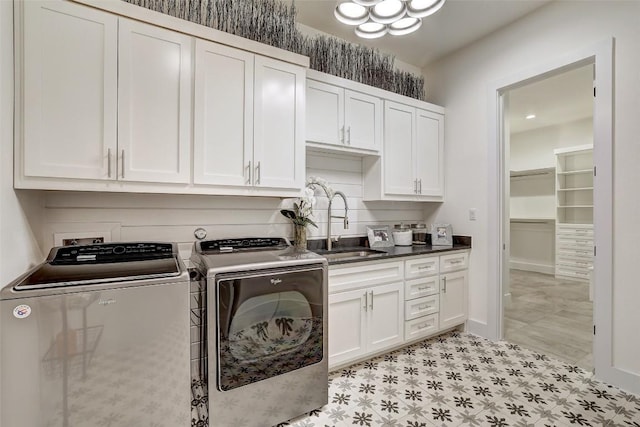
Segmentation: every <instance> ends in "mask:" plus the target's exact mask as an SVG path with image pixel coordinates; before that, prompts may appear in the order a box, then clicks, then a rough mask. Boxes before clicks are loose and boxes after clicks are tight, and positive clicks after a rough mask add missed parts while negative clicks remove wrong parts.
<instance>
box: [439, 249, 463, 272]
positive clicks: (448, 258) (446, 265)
mask: <svg viewBox="0 0 640 427" xmlns="http://www.w3.org/2000/svg"><path fill="white" fill-rule="evenodd" d="M468 264H469V254H468V253H467V252H459V253H456V254H449V255H441V256H440V273H447V272H449V271H456V270H463V269H465V268H467V266H468Z"/></svg>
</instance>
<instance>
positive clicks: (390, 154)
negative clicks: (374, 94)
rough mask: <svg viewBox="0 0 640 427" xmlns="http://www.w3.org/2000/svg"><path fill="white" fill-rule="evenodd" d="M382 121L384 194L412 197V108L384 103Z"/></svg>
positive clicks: (413, 154)
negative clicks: (383, 125)
mask: <svg viewBox="0 0 640 427" xmlns="http://www.w3.org/2000/svg"><path fill="white" fill-rule="evenodd" d="M384 117H385V128H384V166H385V174H384V190H385V193H386V194H401V195H415V194H417V188H418V187H417V180H416V175H415V170H414V169H415V168H414V165H415V154H416V153H415V140H416V138H415V126H414V124H415V108H413V107H409V106H406V105H402V104H396V103H391V102H385V111H384Z"/></svg>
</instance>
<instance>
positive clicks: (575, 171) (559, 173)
mask: <svg viewBox="0 0 640 427" xmlns="http://www.w3.org/2000/svg"><path fill="white" fill-rule="evenodd" d="M585 173H593V169H578V170H572V171H565V172H558V175H582V174H585Z"/></svg>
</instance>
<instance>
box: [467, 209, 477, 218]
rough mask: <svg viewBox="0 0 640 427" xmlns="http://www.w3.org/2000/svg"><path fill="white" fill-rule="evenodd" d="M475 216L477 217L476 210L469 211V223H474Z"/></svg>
mask: <svg viewBox="0 0 640 427" xmlns="http://www.w3.org/2000/svg"><path fill="white" fill-rule="evenodd" d="M477 216H478V209H477V208H471V209H469V221H475V220H476V217H477Z"/></svg>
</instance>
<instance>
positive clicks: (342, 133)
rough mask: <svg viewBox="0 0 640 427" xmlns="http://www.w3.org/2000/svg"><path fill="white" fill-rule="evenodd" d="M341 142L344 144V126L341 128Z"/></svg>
mask: <svg viewBox="0 0 640 427" xmlns="http://www.w3.org/2000/svg"><path fill="white" fill-rule="evenodd" d="M340 142H341V143H342V144H344V143H345V142H344V126H342V127H341V128H340Z"/></svg>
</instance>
